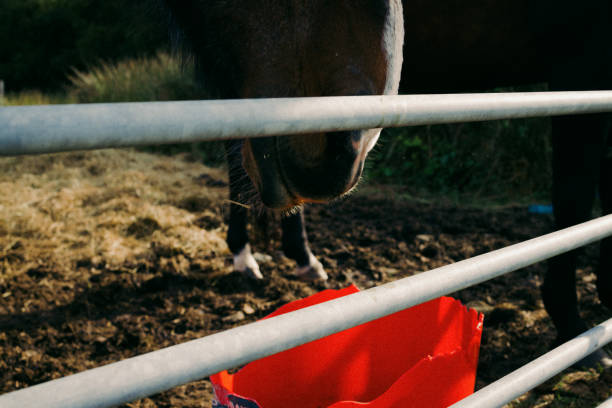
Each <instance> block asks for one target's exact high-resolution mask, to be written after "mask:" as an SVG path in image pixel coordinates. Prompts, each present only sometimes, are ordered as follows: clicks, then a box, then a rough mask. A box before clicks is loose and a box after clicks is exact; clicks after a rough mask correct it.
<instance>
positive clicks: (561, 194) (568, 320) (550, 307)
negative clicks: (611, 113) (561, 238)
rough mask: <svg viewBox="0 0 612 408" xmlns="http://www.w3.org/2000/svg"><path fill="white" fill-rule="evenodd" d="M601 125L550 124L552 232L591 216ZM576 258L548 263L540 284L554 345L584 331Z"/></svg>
mask: <svg viewBox="0 0 612 408" xmlns="http://www.w3.org/2000/svg"><path fill="white" fill-rule="evenodd" d="M604 126H605V120H604V118H603V116H602V115H589V116H573V117H559V118H553V119H552V129H553V206H554V215H555V224H556V228H557V229H561V228H567V227H569V226H572V225H575V224H578V223H581V222H585V221H587V220H588V219H589V218H590V217H591V210H592V206H593V202H594V199H595V190H596V186H597V180H598V179H599V172H600V164H599V163H600V160H599V159H600V157H601V156H600V155H601V149H602V143H601V142H602V141H603V134H604ZM576 258H577V251H575V250H574V251H571V252H568V253H565V254H562V255H560V256H557V257H555V258H553V259H551V260H550V261H549V268H548V272H547V273H546V276H545V278H544V284H543V285H542V296H543V300H544V305H545V306H546V310H547V311H548V314H549V315H550V317H551V318H552V320H553V322H554V324H555V327H556V328H557V334H558V337H557V341H558V342H565V341H567V340H569V339H571V338H573V337H575V336H576V335H578V334H580V333H581V332H583V331H584V330H586V325H585V324H584V322H583V321H582V320H581V319H580V317H579V314H578V304H577V297H576V281H575V274H576Z"/></svg>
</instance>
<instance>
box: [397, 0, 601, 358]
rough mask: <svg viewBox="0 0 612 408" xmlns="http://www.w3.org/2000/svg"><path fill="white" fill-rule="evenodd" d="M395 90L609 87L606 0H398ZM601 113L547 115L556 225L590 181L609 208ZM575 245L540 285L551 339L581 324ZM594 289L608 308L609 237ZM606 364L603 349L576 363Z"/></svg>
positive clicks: (580, 211) (574, 209) (584, 210)
mask: <svg viewBox="0 0 612 408" xmlns="http://www.w3.org/2000/svg"><path fill="white" fill-rule="evenodd" d="M403 5H404V21H405V33H406V36H405V43H404V44H405V45H404V65H403V72H402V82H401V88H400V89H401V92H402V93H429V92H456V91H473V90H479V89H486V88H492V87H496V86H507V85H519V84H529V83H538V82H540V83H541V82H547V83H548V86H549V89H551V90H595V89H611V86H612V46H610V42H611V41H612V5H611V3H610V2H609V0H584V1H581V2H577V1H570V0H404V1H403ZM609 122H610V118H609V115H585V116H573V117H558V118H553V119H552V131H553V177H554V179H553V194H552V199H553V205H554V215H555V221H556V226H557V228H565V227H568V226H570V225H574V224H577V223H580V222H584V221H586V220H588V219H589V218H590V216H591V209H592V206H593V202H594V199H595V195H596V191H597V187H599V193H600V199H601V207H602V210H603V212H604V213H610V212H612V149H611V147H612V145H611V142H610V139H611V138H610V137H609V136H608V133H609V129H610V126H609ZM575 269H576V251H573V252H570V253H567V254H564V255H562V256H559V257H557V258H554V259H553V260H551V261H550V263H549V270H548V273H547V274H546V276H545V280H544V284H543V286H542V295H543V299H544V303H545V306H546V310H547V311H548V313H549V314H550V316H551V317H552V320H553V322H554V323H555V326H556V328H557V332H558V338H557V343H561V342H564V341H567V340H569V339H570V338H572V337H574V336H576V335H577V334H579V333H580V332H582V331H584V330H585V329H586V325H585V324H584V322H583V321H582V320H581V319H580V317H579V313H578V306H577V298H576V285H575ZM597 276H598V281H597V284H598V285H597V286H598V292H599V297H600V299H601V301H602V303H604V304H605V305H607V306H608V307H610V308H612V239H606V240H603V241H602V243H601V255H600V262H599V265H598V270H597ZM594 362H599V363H604V365H612V360H610V359H609V358H607V357H605V354H604V353H603V352H600V353H599V354H597V355H595V356H594V357H592V358H591V359H590V360H587V361H584V363H587V364H593V363H594Z"/></svg>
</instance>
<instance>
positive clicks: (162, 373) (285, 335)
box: [0, 215, 612, 408]
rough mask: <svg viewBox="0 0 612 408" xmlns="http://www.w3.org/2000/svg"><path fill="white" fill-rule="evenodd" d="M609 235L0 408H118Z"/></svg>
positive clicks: (571, 232)
mask: <svg viewBox="0 0 612 408" xmlns="http://www.w3.org/2000/svg"><path fill="white" fill-rule="evenodd" d="M610 235H612V215H607V216H604V217H601V218H598V219H596V220H592V221H588V222H586V223H583V224H579V225H576V226H573V227H570V228H567V229H564V230H560V231H557V232H554V233H551V234H548V235H544V236H541V237H538V238H534V239H531V240H529V241H525V242H522V243H519V244H516V245H512V246H509V247H506V248H503V249H499V250H497V251H493V252H489V253H487V254H483V255H479V256H476V257H474V258H471V259H467V260H464V261H461V262H457V263H455V264H451V265H446V266H443V267H441V268H437V269H433V270H431V271H429V272H423V273H421V274H418V275H415V276H411V277H408V278H404V279H400V280H398V281H395V282H391V283H387V284H385V285H381V286H378V287H375V288H372V289H368V290H365V291H362V292H358V293H355V294H352V295H349V296H345V297H342V298H339V299H335V300H332V301H329V302H325V303H322V304H319V305H315V306H311V307H308V308H305V309H301V310H298V311H295V312H291V313H287V314H284V315H281V316H277V317H274V318H271V319H267V320H263V321H258V322H255V323H251V324H247V325H244V326H241V327H237V328H234V329H230V330H227V331H224V332H220V333H216V334H213V335H210V336H207V337H204V338H201V339H198V340H192V341H190V342H186V343H183V344H179V345H176V346H172V347H168V348H165V349H162V350H158V351H154V352H150V353H147V354H143V355H140V356H137V357H133V358H130V359H126V360H123V361H119V362H116V363H112V364H109V365H106V366H102V367H98V368H95V369H92V370H89V371H85V372H82V373H79V374H74V375H72V376H68V377H64V378H61V379H58V380H53V381H50V382H46V383H43V384H39V385H35V386H32V387H29V388H26V389H23V390H18V391H14V392H11V393H8V394H4V395H2V396H0V406H1V407H3V408H29V407H32V408H33V407H38V406H40V403H41V401H44V402H45V407H48V408H60V407H62V408H77V407H81V408H85V407H86V408H94V407H96V408H101V407H109V406H114V405H118V404H121V403H125V402H128V401H132V400H135V399H137V398H141V397H144V396H147V395H151V394H155V393H158V392H161V391H164V390H167V389H169V388H172V387H174V386H177V385H180V384H185V383H187V382H190V381H194V380H198V379H201V378H203V377H206V376H208V375H211V374H213V373H216V372H219V371H222V370H225V369H228V368H232V367H237V366H240V365H242V364H245V363H247V362H250V361H253V360H256V359H259V358H262V357H265V356H268V355H271V354H274V353H278V352H280V351H283V350H287V349H290V348H292V347H296V346H298V345H301V344H304V343H307V342H310V341H313V340H316V339H319V338H322V337H325V336H328V335H330V334H333V333H337V332H340V331H342V330H345V329H348V328H350V327H354V326H357V325H359V324H362V323H366V322H369V321H372V320H374V319H378V318H380V317H383V316H386V315H389V314H391V313H394V312H397V311H400V310H403V309H406V308H408V307H411V306H414V305H417V304H420V303H423V302H425V301H428V300H431V299H434V298H437V297H439V296H442V295H446V294H448V293H451V292H454V291H457V290H460V289H464V288H466V287H469V286H472V285H475V284H478V283H481V282H484V281H486V280H489V279H492V278H495V277H498V276H500V275H503V274H505V273H508V272H511V271H514V270H517V269H520V268H523V267H525V266H528V265H531V264H533V263H535V262H539V261H542V260H544V259H547V258H550V257H552V256H555V255H558V254H560V253H563V252H567V251H570V250H572V249H575V248H578V247H580V246H583V245H587V244H589V243H592V242H595V241H597V240H600V239H602V238H605V237H607V236H610ZM601 345H603V344H601ZM598 346H600V345H599V344H598ZM588 351H590V348H588V350H587V349H586V348H585V349H583V350H582V351H581V353H571V355H569V356H565V357H563V356H562V357H560V358H561V359H563V360H564V363H563V364H564V365H565V366H566V367H567V366H569V365H571V364H572V363H573V362H574V361H576V360H575V359H576V358H577V359H580V358H582V357H584V356H586V355H587V354H588V353H587V352H588ZM480 406H483V405H480Z"/></svg>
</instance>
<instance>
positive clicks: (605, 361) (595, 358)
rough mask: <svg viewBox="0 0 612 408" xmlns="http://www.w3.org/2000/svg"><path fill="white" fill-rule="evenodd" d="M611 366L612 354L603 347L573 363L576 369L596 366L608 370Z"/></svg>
mask: <svg viewBox="0 0 612 408" xmlns="http://www.w3.org/2000/svg"><path fill="white" fill-rule="evenodd" d="M611 367H612V357H610V355H609V354H608V353H607V352H606V351H605V350H603V349H599V350H596V351H594V352H593V353H591V354H589V355H588V356H586V357H585V358H583V359H582V360H580V361H577V362H576V363H574V365H572V368H576V369H585V368H595V369H603V370H606V369H609V368H611Z"/></svg>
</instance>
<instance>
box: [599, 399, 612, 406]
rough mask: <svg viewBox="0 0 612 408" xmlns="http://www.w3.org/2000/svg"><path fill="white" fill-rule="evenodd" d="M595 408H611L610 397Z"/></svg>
mask: <svg viewBox="0 0 612 408" xmlns="http://www.w3.org/2000/svg"><path fill="white" fill-rule="evenodd" d="M597 408H612V397H610V398H608V399H607V400H605V401H604V402H603V404H601V405H598V406H597Z"/></svg>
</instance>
